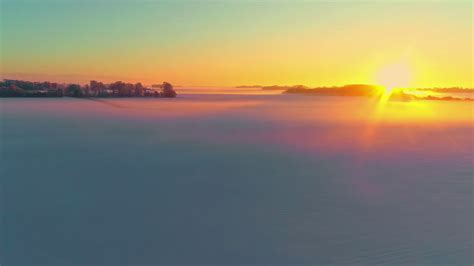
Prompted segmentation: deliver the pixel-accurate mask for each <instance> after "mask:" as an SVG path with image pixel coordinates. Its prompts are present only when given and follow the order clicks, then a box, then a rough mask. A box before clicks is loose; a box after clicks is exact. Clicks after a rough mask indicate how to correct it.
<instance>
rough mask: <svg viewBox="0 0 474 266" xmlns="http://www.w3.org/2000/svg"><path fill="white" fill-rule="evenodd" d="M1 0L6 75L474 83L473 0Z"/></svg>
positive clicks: (192, 81) (225, 82)
mask: <svg viewBox="0 0 474 266" xmlns="http://www.w3.org/2000/svg"><path fill="white" fill-rule="evenodd" d="M0 2H1V31H0V33H1V35H0V38H1V42H0V45H1V73H2V75H1V76H2V77H3V78H22V79H28V80H51V81H59V82H61V81H64V82H80V83H85V82H88V81H89V80H90V79H98V80H101V81H106V82H109V81H114V80H123V81H133V82H134V81H142V82H144V83H145V84H150V83H154V82H161V81H163V80H167V81H170V82H172V83H174V84H181V85H195V86H196V85H201V86H204V85H210V86H233V85H241V84H263V85H272V84H305V85H310V86H317V85H342V84H348V83H374V80H375V76H376V73H377V71H379V69H381V68H384V66H386V65H390V64H392V63H393V62H403V64H406V65H407V66H409V68H410V71H411V72H412V77H411V80H410V85H411V86H418V87H428V86H464V87H472V76H473V68H472V62H473V60H474V57H473V51H472V47H473V25H472V23H473V22H472V21H473V20H472V19H473V17H472V16H473V15H472V12H473V9H472V2H471V1H464V2H455V1H445V2H443V1H442V2H436V3H435V2H426V1H424V2H421V1H416V2H409V1H408V2H407V1H405V2H395V1H377V2H375V1H372V2H361V1H349V2H337V3H336V2H333V3H327V2H316V1H306V2H303V1H264V2H262V1H260V2H257V1H248V0H246V1H218V2H209V1H200V2H198V1H136V0H129V1H124V0H119V1H112V0H95V1H93V0H85V1H79V0H43V1H35V0H1V1H0Z"/></svg>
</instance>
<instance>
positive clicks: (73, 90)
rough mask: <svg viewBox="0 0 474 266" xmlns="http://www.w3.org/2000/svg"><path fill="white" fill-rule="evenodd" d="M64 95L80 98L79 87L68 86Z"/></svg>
mask: <svg viewBox="0 0 474 266" xmlns="http://www.w3.org/2000/svg"><path fill="white" fill-rule="evenodd" d="M66 95H67V96H71V97H82V90H81V86H79V85H77V84H69V85H68V86H67V87H66Z"/></svg>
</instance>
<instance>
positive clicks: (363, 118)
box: [0, 88, 474, 266]
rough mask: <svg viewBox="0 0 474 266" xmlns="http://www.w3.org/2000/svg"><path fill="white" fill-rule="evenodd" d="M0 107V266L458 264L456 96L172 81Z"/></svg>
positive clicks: (463, 139) (466, 197)
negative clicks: (143, 92)
mask: <svg viewBox="0 0 474 266" xmlns="http://www.w3.org/2000/svg"><path fill="white" fill-rule="evenodd" d="M178 92H179V88H178ZM0 108H1V109H0V112H1V113H0V119H1V120H0V122H1V124H0V125H1V128H0V134H1V135H0V143H1V144H0V145H1V146H0V150H1V169H0V170H1V180H0V181H1V183H0V184H1V187H0V189H1V191H0V192H1V201H0V208H1V209H0V211H1V215H2V220H1V224H0V225H1V231H0V235H1V237H0V238H1V245H2V246H1V250H2V252H1V256H0V257H1V262H2V265H8V266H10V265H152V264H153V265H155V264H160V263H161V264H162V265H277V264H278V265H299V264H304V265H353V264H359V265H375V264H382V265H472V263H473V258H472V250H473V242H472V235H473V232H472V230H473V227H472V225H473V220H472V217H473V203H472V200H473V167H472V165H473V153H474V151H473V142H474V139H473V117H472V115H473V109H472V108H473V104H472V103H469V102H390V103H386V104H377V103H376V102H373V101H371V100H369V99H364V98H338V97H307V96H303V95H217V94H180V95H179V98H176V99H99V100H98V99H95V100H87V99H73V98H62V99H59V98H58V99H54V98H50V99H26V98H23V99H0Z"/></svg>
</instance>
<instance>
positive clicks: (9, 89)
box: [0, 79, 177, 98]
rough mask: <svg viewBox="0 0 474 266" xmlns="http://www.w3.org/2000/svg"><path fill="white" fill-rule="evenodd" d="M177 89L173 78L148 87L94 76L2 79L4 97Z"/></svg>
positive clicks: (165, 93) (150, 93)
mask: <svg viewBox="0 0 474 266" xmlns="http://www.w3.org/2000/svg"><path fill="white" fill-rule="evenodd" d="M176 95H177V93H176V91H175V90H174V89H173V85H172V84H171V83H169V82H163V83H162V84H155V85H152V86H151V88H150V87H145V86H143V85H142V83H140V82H139V83H135V84H133V83H125V82H122V81H116V82H113V83H110V84H104V83H102V82H99V81H95V80H92V81H90V82H89V84H86V85H83V86H81V85H79V84H60V83H54V82H31V81H23V80H10V79H5V80H3V81H1V82H0V97H63V96H69V97H101V98H105V97H163V98H174V97H176Z"/></svg>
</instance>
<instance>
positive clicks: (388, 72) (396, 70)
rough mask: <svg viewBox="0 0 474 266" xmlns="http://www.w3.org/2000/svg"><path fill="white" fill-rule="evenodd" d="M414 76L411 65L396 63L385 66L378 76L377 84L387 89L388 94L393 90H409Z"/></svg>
mask: <svg viewBox="0 0 474 266" xmlns="http://www.w3.org/2000/svg"><path fill="white" fill-rule="evenodd" d="M411 78H412V75H411V68H410V65H409V64H408V63H406V62H395V63H391V64H387V65H385V66H383V67H382V68H381V69H380V70H379V71H378V72H377V74H376V78H375V79H376V82H377V84H379V85H381V86H383V87H384V88H385V92H386V93H390V92H391V91H392V90H393V89H399V88H407V87H408V86H409V84H410V81H411Z"/></svg>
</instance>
